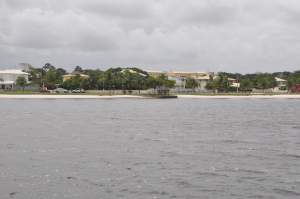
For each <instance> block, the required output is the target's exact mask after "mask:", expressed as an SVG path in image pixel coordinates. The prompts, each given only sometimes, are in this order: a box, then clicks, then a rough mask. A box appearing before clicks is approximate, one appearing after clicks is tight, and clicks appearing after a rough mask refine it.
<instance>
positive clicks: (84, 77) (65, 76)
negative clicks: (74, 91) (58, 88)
mask: <svg viewBox="0 0 300 199" xmlns="http://www.w3.org/2000/svg"><path fill="white" fill-rule="evenodd" d="M77 75H79V76H80V78H81V79H88V78H90V76H88V75H85V74H81V73H78V72H73V73H70V74H67V75H64V76H63V81H64V82H65V81H67V80H69V79H71V78H72V77H76V76H77Z"/></svg>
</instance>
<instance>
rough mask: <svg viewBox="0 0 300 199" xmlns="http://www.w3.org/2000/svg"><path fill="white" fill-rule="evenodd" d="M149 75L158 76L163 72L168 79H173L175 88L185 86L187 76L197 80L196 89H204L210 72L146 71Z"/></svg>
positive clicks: (209, 77)
mask: <svg viewBox="0 0 300 199" xmlns="http://www.w3.org/2000/svg"><path fill="white" fill-rule="evenodd" d="M146 72H147V73H148V74H149V75H150V76H153V77H158V76H159V75H161V74H164V75H166V76H167V77H168V79H169V80H174V81H175V82H176V83H175V86H176V87H177V88H185V84H186V80H187V79H188V78H191V79H195V80H196V81H197V82H198V88H197V89H198V90H206V85H207V83H208V81H209V80H210V79H211V76H212V74H211V73H207V72H186V71H170V72H162V71H146Z"/></svg>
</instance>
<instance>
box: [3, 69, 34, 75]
mask: <svg viewBox="0 0 300 199" xmlns="http://www.w3.org/2000/svg"><path fill="white" fill-rule="evenodd" d="M0 74H15V75H29V73H25V72H23V71H22V70H17V69H16V70H0Z"/></svg>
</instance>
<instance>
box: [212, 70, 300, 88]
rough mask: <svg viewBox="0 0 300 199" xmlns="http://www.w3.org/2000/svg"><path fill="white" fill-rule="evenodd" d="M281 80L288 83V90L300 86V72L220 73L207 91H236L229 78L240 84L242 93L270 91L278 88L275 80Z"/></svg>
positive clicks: (213, 79)
mask: <svg viewBox="0 0 300 199" xmlns="http://www.w3.org/2000/svg"><path fill="white" fill-rule="evenodd" d="M276 77H278V78H281V79H284V80H286V81H287V83H286V88H282V89H290V88H291V87H293V86H294V85H296V84H300V71H294V72H275V73H254V74H244V75H243V74H240V73H225V72H222V73H219V74H218V75H217V76H216V78H211V80H210V81H209V82H208V84H207V89H209V90H218V91H221V92H230V91H235V90H236V88H233V87H230V82H229V78H233V79H236V81H237V82H238V83H240V88H239V89H240V90H241V91H251V90H252V89H253V88H255V89H270V88H274V87H276V86H277V82H276V80H275V78H276Z"/></svg>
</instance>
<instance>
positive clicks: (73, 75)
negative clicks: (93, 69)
mask: <svg viewBox="0 0 300 199" xmlns="http://www.w3.org/2000/svg"><path fill="white" fill-rule="evenodd" d="M76 75H80V77H89V76H88V75H85V74H67V75H64V77H75V76H76Z"/></svg>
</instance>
